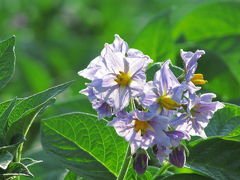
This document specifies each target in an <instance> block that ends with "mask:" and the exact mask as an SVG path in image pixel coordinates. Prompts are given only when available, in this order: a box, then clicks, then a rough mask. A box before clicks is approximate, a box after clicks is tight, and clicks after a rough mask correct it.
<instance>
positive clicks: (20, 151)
mask: <svg viewBox="0 0 240 180" xmlns="http://www.w3.org/2000/svg"><path fill="white" fill-rule="evenodd" d="M40 111H41V109H40V110H39V111H38V112H37V113H36V114H35V116H34V117H33V118H32V119H31V121H30V123H29V125H28V127H27V129H26V131H25V132H24V133H23V136H24V138H26V137H27V133H28V131H29V129H30V127H31V126H32V123H33V121H34V120H35V119H36V117H37V116H38V114H39V112H40ZM22 150H23V143H21V144H20V145H19V147H18V149H17V153H16V161H17V162H20V161H21V158H22Z"/></svg>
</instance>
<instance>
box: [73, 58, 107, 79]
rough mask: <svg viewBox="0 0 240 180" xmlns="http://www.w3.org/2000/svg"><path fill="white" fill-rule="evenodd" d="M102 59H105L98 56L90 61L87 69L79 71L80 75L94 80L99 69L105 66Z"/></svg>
mask: <svg viewBox="0 0 240 180" xmlns="http://www.w3.org/2000/svg"><path fill="white" fill-rule="evenodd" d="M102 61H103V59H102V57H101V56H98V57H96V58H95V59H93V60H92V61H91V62H90V64H89V65H88V67H87V68H86V69H84V70H82V71H79V72H78V75H79V76H82V77H84V78H86V79H89V80H93V79H94V78H95V77H96V76H95V75H96V73H97V71H99V69H101V67H102V66H103V63H102Z"/></svg>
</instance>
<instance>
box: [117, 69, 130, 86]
mask: <svg viewBox="0 0 240 180" xmlns="http://www.w3.org/2000/svg"><path fill="white" fill-rule="evenodd" d="M114 81H116V82H117V83H118V84H119V85H120V86H127V85H129V84H130V82H131V77H130V76H129V74H128V73H125V72H123V71H119V74H117V76H116V79H114Z"/></svg>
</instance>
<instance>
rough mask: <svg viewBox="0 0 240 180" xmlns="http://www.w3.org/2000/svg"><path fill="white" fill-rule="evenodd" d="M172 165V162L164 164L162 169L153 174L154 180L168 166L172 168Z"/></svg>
mask: <svg viewBox="0 0 240 180" xmlns="http://www.w3.org/2000/svg"><path fill="white" fill-rule="evenodd" d="M171 166H172V165H171V164H170V163H166V164H164V165H163V166H162V167H161V168H160V169H159V171H158V172H157V173H156V174H155V175H154V176H153V180H154V179H156V178H157V177H158V176H161V175H163V174H164V173H165V172H166V171H167V169H168V168H170V167H171Z"/></svg>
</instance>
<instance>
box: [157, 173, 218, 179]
mask: <svg viewBox="0 0 240 180" xmlns="http://www.w3.org/2000/svg"><path fill="white" fill-rule="evenodd" d="M187 179H189V180H213V179H212V178H210V177H206V176H201V175H198V174H174V175H172V176H168V177H166V178H163V180H187ZM156 180H157V179H156ZM159 180H160V179H159Z"/></svg>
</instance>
